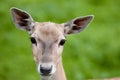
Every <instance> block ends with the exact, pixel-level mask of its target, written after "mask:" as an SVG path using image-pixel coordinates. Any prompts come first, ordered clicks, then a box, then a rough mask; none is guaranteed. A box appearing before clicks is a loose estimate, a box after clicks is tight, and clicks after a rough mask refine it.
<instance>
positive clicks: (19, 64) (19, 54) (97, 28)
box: [0, 0, 120, 80]
mask: <svg viewBox="0 0 120 80" xmlns="http://www.w3.org/2000/svg"><path fill="white" fill-rule="evenodd" d="M11 7H18V8H20V9H23V10H26V11H27V12H29V13H30V14H31V15H32V17H33V18H34V20H36V21H41V22H44V21H52V22H56V23H63V22H66V21H68V20H71V19H73V18H75V17H79V16H85V15H90V14H93V15H95V19H94V20H93V22H92V23H91V24H90V25H89V27H88V28H87V29H86V30H85V31H84V32H81V33H80V34H76V35H71V36H68V37H67V42H66V45H65V47H64V51H63V63H64V69H65V72H66V75H67V78H68V80H85V79H93V78H94V79H96V78H111V77H120V0H0V80H39V78H40V77H39V74H38V73H37V70H36V65H35V63H34V60H33V55H32V49H31V43H30V40H29V36H28V34H27V33H26V32H24V31H20V30H18V29H16V28H15V26H14V24H13V22H12V19H11V15H10V8H11Z"/></svg>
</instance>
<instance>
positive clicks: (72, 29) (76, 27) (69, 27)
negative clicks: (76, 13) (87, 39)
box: [64, 15, 94, 35]
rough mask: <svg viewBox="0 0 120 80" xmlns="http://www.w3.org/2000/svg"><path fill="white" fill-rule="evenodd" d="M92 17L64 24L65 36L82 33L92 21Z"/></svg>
mask: <svg viewBox="0 0 120 80" xmlns="http://www.w3.org/2000/svg"><path fill="white" fill-rule="evenodd" d="M93 17H94V16H93V15H90V16H84V17H80V18H76V19H73V20H71V21H69V22H67V23H65V24H64V31H65V35H68V34H75V33H79V32H81V31H83V30H84V29H85V28H86V27H87V26H88V24H89V23H90V22H91V21H92V19H93Z"/></svg>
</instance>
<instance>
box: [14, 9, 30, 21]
mask: <svg viewBox="0 0 120 80" xmlns="http://www.w3.org/2000/svg"><path fill="white" fill-rule="evenodd" d="M12 10H13V12H14V13H15V15H16V16H17V17H18V18H22V19H27V18H29V15H28V14H27V13H25V12H23V11H20V10H18V9H12Z"/></svg>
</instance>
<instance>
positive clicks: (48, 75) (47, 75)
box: [40, 74, 52, 77]
mask: <svg viewBox="0 0 120 80" xmlns="http://www.w3.org/2000/svg"><path fill="white" fill-rule="evenodd" d="M40 75H41V76H46V77H50V76H51V75H52V74H40Z"/></svg>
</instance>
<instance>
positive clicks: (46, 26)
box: [31, 22, 64, 41]
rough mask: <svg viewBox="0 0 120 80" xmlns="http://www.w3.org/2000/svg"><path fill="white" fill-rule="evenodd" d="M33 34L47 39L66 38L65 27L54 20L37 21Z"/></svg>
mask: <svg viewBox="0 0 120 80" xmlns="http://www.w3.org/2000/svg"><path fill="white" fill-rule="evenodd" d="M31 36H34V37H38V38H40V39H42V40H47V41H48V40H50V39H53V40H55V39H58V38H64V29H63V26H62V25H60V24H55V23H52V22H43V23H39V22H36V23H35V26H34V30H33V32H32V35H31Z"/></svg>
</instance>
